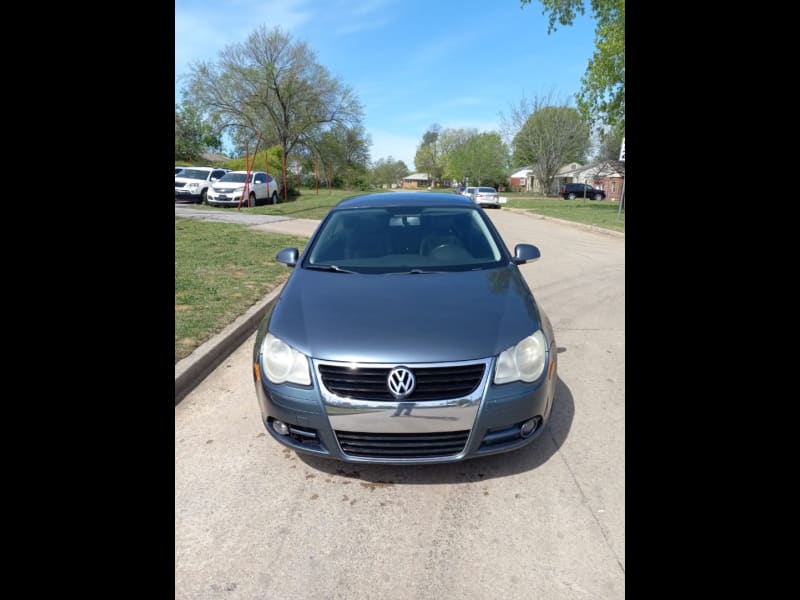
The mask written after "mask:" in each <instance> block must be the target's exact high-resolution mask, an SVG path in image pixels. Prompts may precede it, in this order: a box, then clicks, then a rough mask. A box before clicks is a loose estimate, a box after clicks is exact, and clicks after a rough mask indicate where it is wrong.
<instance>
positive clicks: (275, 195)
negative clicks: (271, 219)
mask: <svg viewBox="0 0 800 600" xmlns="http://www.w3.org/2000/svg"><path fill="white" fill-rule="evenodd" d="M277 203H278V192H272V197H271V198H270V204H277Z"/></svg>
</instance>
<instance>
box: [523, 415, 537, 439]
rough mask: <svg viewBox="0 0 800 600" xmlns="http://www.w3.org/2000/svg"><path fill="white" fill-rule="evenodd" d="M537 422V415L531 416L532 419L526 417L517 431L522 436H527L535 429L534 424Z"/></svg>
mask: <svg viewBox="0 0 800 600" xmlns="http://www.w3.org/2000/svg"><path fill="white" fill-rule="evenodd" d="M538 424H539V417H533V418H532V419H528V420H527V421H525V422H524V423H523V424H522V427H520V429H519V431H520V434H521V435H522V437H524V438H525V437H528V436H529V435H530V434H532V433H533V432H534V430H535V429H536V425H538Z"/></svg>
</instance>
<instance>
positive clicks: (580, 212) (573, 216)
mask: <svg viewBox="0 0 800 600" xmlns="http://www.w3.org/2000/svg"><path fill="white" fill-rule="evenodd" d="M500 195H501V196H505V197H506V198H508V202H507V203H506V204H504V205H503V206H507V207H508V208H520V209H523V210H527V211H530V212H532V213H536V214H539V215H544V216H546V217H555V218H557V219H564V220H566V221H574V222H575V223H583V224H584V225H594V226H596V227H602V228H604V229H611V230H613V231H621V232H624V231H625V209H624V207H623V209H622V212H621V213H619V202H612V201H611V200H589V199H586V200H584V199H583V198H577V199H576V200H564V199H562V198H535V197H533V196H527V195H524V194H518V193H501V194H500ZM618 213H619V215H618Z"/></svg>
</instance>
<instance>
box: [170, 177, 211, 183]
mask: <svg viewBox="0 0 800 600" xmlns="http://www.w3.org/2000/svg"><path fill="white" fill-rule="evenodd" d="M203 181H206V180H205V179H194V178H193V177H176V178H175V183H201V182H203Z"/></svg>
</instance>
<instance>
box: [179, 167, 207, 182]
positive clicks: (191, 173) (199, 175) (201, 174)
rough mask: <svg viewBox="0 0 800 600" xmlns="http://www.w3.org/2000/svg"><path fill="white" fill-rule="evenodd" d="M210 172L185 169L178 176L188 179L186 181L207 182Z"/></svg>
mask: <svg viewBox="0 0 800 600" xmlns="http://www.w3.org/2000/svg"><path fill="white" fill-rule="evenodd" d="M208 173H209V172H208V171H203V170H201V169H184V170H183V171H181V172H180V173H178V174H177V175H178V176H179V177H186V179H202V180H205V179H206V177H208Z"/></svg>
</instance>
